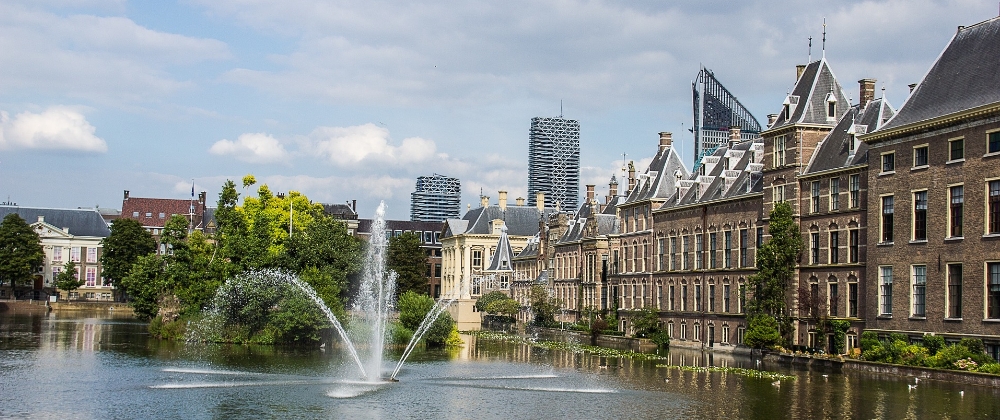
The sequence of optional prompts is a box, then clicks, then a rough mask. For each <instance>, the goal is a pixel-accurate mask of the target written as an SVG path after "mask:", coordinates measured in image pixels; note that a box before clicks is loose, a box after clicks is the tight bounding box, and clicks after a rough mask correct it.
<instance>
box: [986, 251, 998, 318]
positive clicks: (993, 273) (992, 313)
mask: <svg viewBox="0 0 1000 420" xmlns="http://www.w3.org/2000/svg"><path fill="white" fill-rule="evenodd" d="M983 274H984V276H985V279H984V281H983V286H984V287H985V289H986V290H985V291H984V293H983V296H984V297H985V302H984V303H985V305H984V309H985V313H984V314H983V315H984V316H985V319H988V320H997V321H1000V261H985V262H984V263H983Z"/></svg>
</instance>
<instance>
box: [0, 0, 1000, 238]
mask: <svg viewBox="0 0 1000 420" xmlns="http://www.w3.org/2000/svg"><path fill="white" fill-rule="evenodd" d="M0 10H2V11H3V12H2V13H0V69H3V70H2V71H0V200H2V201H6V202H14V203H17V204H18V205H21V206H34V207H58V208H77V207H94V206H99V207H101V208H119V209H120V208H121V203H122V198H123V190H129V191H130V194H131V196H133V197H160V198H179V199H186V198H189V197H190V195H191V188H192V184H194V188H195V189H196V190H197V191H207V192H208V197H209V201H210V202H211V203H213V204H214V202H215V201H216V200H217V199H218V193H219V191H220V190H221V186H222V185H223V183H224V182H225V181H226V180H227V179H232V180H234V181H235V182H236V183H237V184H238V185H239V184H240V179H241V178H242V177H243V176H244V175H246V174H253V175H254V176H255V177H256V178H257V180H258V181H259V182H260V183H265V184H267V185H268V186H269V187H270V188H271V190H272V191H290V190H294V191H299V192H301V193H303V194H305V195H307V196H308V197H309V198H310V199H312V200H314V201H316V202H324V203H343V202H349V201H351V200H357V203H358V213H359V214H360V216H361V217H363V218H370V217H372V215H373V214H374V212H375V208H376V206H378V203H379V201H381V200H384V201H385V202H386V204H387V206H388V212H387V213H388V217H390V218H392V219H400V220H406V219H408V218H409V208H410V204H409V201H410V193H411V192H413V190H414V185H415V182H416V178H417V177H418V176H422V175H431V174H434V173H439V174H444V175H448V176H453V177H457V178H459V179H460V180H461V182H462V212H463V213H464V211H465V209H466V206H467V205H470V204H471V205H472V206H473V207H478V203H479V199H478V197H479V195H480V192H482V193H483V194H484V195H487V196H490V197H491V200H492V201H493V202H495V201H496V197H497V191H499V190H505V191H508V192H509V196H510V197H511V199H512V200H513V198H516V197H519V196H520V197H525V196H526V195H527V153H528V130H529V127H530V120H531V118H532V117H553V116H558V115H560V112H561V113H562V115H564V116H565V117H566V118H572V119H576V120H578V121H580V143H581V182H580V183H581V190H583V186H584V185H586V184H596V185H597V193H598V195H599V196H603V195H604V194H606V193H607V184H608V180H609V179H610V177H611V176H612V175H614V174H620V171H621V167H622V166H623V154H624V156H625V159H626V160H634V161H635V162H636V165H637V167H638V168H639V169H640V170H642V169H644V168H645V165H647V164H648V162H649V161H650V159H651V158H652V156H653V154H655V152H656V150H657V144H658V139H659V135H658V133H659V132H661V131H668V132H672V133H674V136H673V138H674V144H675V147H677V149H678V151H679V152H680V153H681V155H682V156H683V157H684V160H685V163H686V164H688V166H689V167H690V166H691V163H692V160H693V156H692V153H693V152H692V150H693V146H692V141H693V140H692V135H691V133H690V132H689V131H688V129H690V127H691V121H692V115H691V81H692V80H693V79H694V77H695V76H696V75H697V73H698V71H699V69H700V67H701V66H705V67H707V68H709V69H711V70H712V71H713V72H714V73H715V75H716V77H717V78H718V79H719V80H720V81H721V82H722V84H723V85H725V86H726V87H727V88H728V89H729V90H730V91H731V92H732V93H733V94H735V95H736V96H737V97H738V98H739V100H740V102H741V103H743V104H744V105H745V106H746V107H747V108H748V109H749V110H750V111H751V112H752V113H753V114H754V115H755V116H756V117H757V118H758V120H760V121H761V122H762V123H764V122H766V119H767V114H770V113H776V112H777V111H778V109H779V108H780V106H781V102H782V101H783V100H784V97H785V96H786V95H787V93H788V92H789V91H790V89H791V88H792V86H793V84H794V82H795V65H796V64H805V63H806V62H807V61H808V60H809V58H810V49H809V46H808V44H809V38H810V37H812V38H813V40H812V49H811V58H812V59H814V60H815V59H818V58H820V57H821V56H823V54H825V57H826V59H827V61H828V62H829V63H830V66H831V68H832V69H833V71H834V74H835V75H836V76H837V78H838V79H839V80H840V82H841V84H842V85H843V87H844V90H845V92H846V93H847V95H848V96H849V97H851V98H852V99H853V101H854V102H857V98H858V84H857V80H859V79H862V78H874V79H877V80H878V82H877V93H876V96H878V97H880V96H882V95H883V94H882V92H883V91H882V88H883V87H884V89H885V90H884V96H885V97H886V98H888V101H889V103H890V104H892V105H893V106H894V107H896V108H897V109H898V108H899V107H900V106H901V105H902V104H903V103H904V101H905V100H906V96H907V93H908V88H907V85H908V84H910V83H916V82H919V81H920V79H921V78H922V77H923V75H924V74H925V73H926V72H927V70H928V69H929V67H930V65H931V64H932V63H933V61H934V60H935V59H936V58H937V56H938V55H939V54H940V53H941V51H942V50H943V49H944V47H945V46H946V45H947V43H948V41H949V40H950V39H951V37H952V36H954V34H955V32H956V29H957V27H958V26H960V25H966V26H968V25H972V24H974V23H977V22H981V21H983V20H986V19H990V18H993V17H995V16H997V14H998V11H1000V8H998V3H997V2H996V1H978V0H955V1H933V0H888V1H837V2H830V1H812V0H804V1H803V0H799V1H766V2H765V1H755V0H750V1H740V2H732V1H720V0H701V1H671V2H662V1H652V0H632V1H627V2H611V1H603V0H590V1H583V0H553V1H548V0H532V1H522V0H509V1H503V2H495V1H494V2H484V1H468V0H464V1H446V0H442V1H436V2H427V1H408V2H403V1H384V0H348V1H330V0H284V1H281V2H275V1H268V0H180V1H137V2H133V1H126V0H100V1H98V0H0ZM824 19H825V22H826V26H825V29H826V42H825V51H823V45H822V44H823V42H822V41H821V38H822V35H823V31H824V25H823V22H824ZM560 109H562V111H560ZM240 191H241V192H243V189H242V188H240ZM581 194H582V191H581Z"/></svg>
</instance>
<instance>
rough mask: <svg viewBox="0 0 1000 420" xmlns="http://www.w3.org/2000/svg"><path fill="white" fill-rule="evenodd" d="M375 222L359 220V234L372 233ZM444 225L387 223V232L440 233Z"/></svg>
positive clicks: (408, 222)
mask: <svg viewBox="0 0 1000 420" xmlns="http://www.w3.org/2000/svg"><path fill="white" fill-rule="evenodd" d="M373 222H374V220H373V219H358V233H359V234H365V233H367V234H370V233H372V223H373ZM444 225H445V224H444V223H442V222H415V221H412V220H386V221H385V229H386V230H387V231H393V230H410V231H414V232H440V231H441V230H442V229H443V228H444Z"/></svg>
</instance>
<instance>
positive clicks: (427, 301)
mask: <svg viewBox="0 0 1000 420" xmlns="http://www.w3.org/2000/svg"><path fill="white" fill-rule="evenodd" d="M396 307H397V308H398V309H399V322H400V324H403V327H405V328H407V329H409V330H413V331H416V330H417V327H419V326H420V322H422V321H423V320H424V318H425V317H427V313H428V312H430V311H431V308H433V307H434V299H433V298H431V297H430V296H427V295H424V294H420V293H417V292H414V291H412V290H410V291H407V292H406V293H403V294H402V295H400V296H399V302H398V303H397V304H396ZM442 316H443V315H442Z"/></svg>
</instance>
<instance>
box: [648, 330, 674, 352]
mask: <svg viewBox="0 0 1000 420" xmlns="http://www.w3.org/2000/svg"><path fill="white" fill-rule="evenodd" d="M649 339H650V341H652V342H653V344H656V346H657V347H659V348H667V347H670V334H667V332H666V331H657V332H654V333H652V334H650V335H649Z"/></svg>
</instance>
